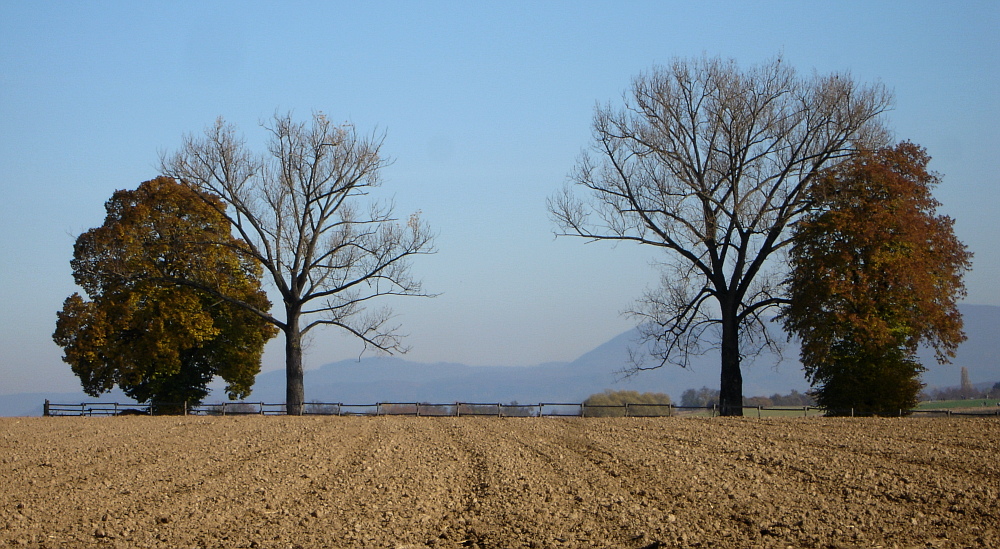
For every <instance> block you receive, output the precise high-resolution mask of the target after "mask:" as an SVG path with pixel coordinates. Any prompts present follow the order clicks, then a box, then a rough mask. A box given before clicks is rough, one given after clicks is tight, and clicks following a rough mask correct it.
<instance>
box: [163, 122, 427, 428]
mask: <svg viewBox="0 0 1000 549" xmlns="http://www.w3.org/2000/svg"><path fill="white" fill-rule="evenodd" d="M263 126H264V128H265V129H266V130H267V131H268V132H269V134H270V135H269V140H268V145H267V153H266V154H261V155H257V154H254V153H253V152H251V150H250V148H249V147H248V145H247V144H246V142H245V140H244V139H243V138H242V137H241V136H240V135H239V134H238V133H237V130H236V128H235V127H234V126H232V125H230V124H227V123H226V122H225V121H224V120H223V119H222V118H219V119H217V120H216V122H215V124H214V125H212V126H210V127H208V128H207V129H206V130H205V132H204V135H203V136H201V137H195V136H185V138H184V142H183V146H182V147H181V149H180V150H179V151H177V152H175V153H173V154H172V155H168V154H162V155H161V157H160V164H161V168H162V170H163V172H164V173H165V174H169V175H170V176H171V177H174V178H175V179H177V180H178V181H182V182H184V183H185V184H187V185H190V186H192V187H194V188H196V189H198V190H201V191H206V192H210V193H212V194H214V195H217V196H219V197H221V198H222V200H223V202H224V205H223V208H222V209H221V210H220V211H221V213H223V214H224V215H225V216H226V217H227V218H228V219H229V221H230V222H231V223H232V226H233V227H234V229H235V231H236V232H238V233H239V236H240V237H241V238H242V239H243V240H244V241H246V242H247V243H248V244H249V247H248V248H249V253H250V254H251V255H252V256H253V258H254V259H256V260H257V261H258V262H259V263H260V264H261V265H262V266H263V268H264V271H265V272H266V273H267V275H268V278H269V279H270V280H271V282H273V284H274V288H275V289H276V290H277V292H278V293H279V294H280V295H281V298H282V301H283V305H284V315H283V316H281V315H279V316H275V315H272V314H271V313H270V312H269V311H263V310H260V309H257V308H255V307H253V305H252V304H248V303H242V302H239V303H240V304H241V305H243V306H244V307H247V308H248V309H250V310H252V311H254V312H255V313H257V314H258V315H260V316H262V317H263V318H265V319H267V320H268V321H269V322H271V323H272V324H274V325H275V326H277V327H278V328H279V329H280V330H281V331H282V332H283V333H284V336H285V361H286V374H287V390H286V405H287V407H288V408H287V409H288V413H290V414H300V413H302V407H303V403H304V402H305V389H304V386H303V368H302V338H303V335H305V334H306V333H307V332H309V331H310V330H311V329H313V328H315V327H318V326H323V325H331V326H338V327H340V328H343V329H345V330H347V331H348V332H350V333H351V334H354V335H355V336H357V337H358V338H360V339H361V340H362V341H363V342H364V343H365V346H366V348H374V349H376V350H378V351H383V352H406V348H405V347H404V346H403V342H402V337H401V334H400V333H399V330H398V328H399V327H398V326H397V325H394V324H393V323H392V312H391V310H390V309H388V308H386V307H382V308H378V309H374V310H371V309H370V308H369V307H367V306H368V305H369V302H371V301H373V300H375V299H376V298H380V297H385V296H390V295H403V296H420V295H427V294H425V293H424V292H423V290H422V287H421V284H420V282H419V281H418V280H415V279H414V278H413V277H412V275H411V272H410V262H409V259H410V258H411V257H412V256H414V255H417V254H426V253H431V252H433V236H432V234H431V233H430V231H429V230H428V228H427V226H426V225H425V224H424V223H423V222H422V221H421V220H420V218H419V217H418V215H417V214H413V215H411V216H410V217H409V218H408V220H407V221H406V222H405V223H400V222H398V221H397V220H396V219H395V218H394V216H393V207H392V205H391V204H382V203H378V202H370V201H366V200H365V198H366V196H367V195H368V194H369V192H370V190H371V189H372V188H373V187H376V186H378V185H379V184H380V177H379V175H380V172H381V169H382V168H383V167H385V166H386V164H387V159H386V158H385V157H384V156H383V155H382V154H381V148H382V143H383V140H384V136H380V135H373V136H362V135H359V134H358V133H357V132H356V130H355V128H354V127H353V126H349V125H337V124H333V123H331V122H330V121H329V120H328V119H327V118H326V117H325V116H324V115H323V114H322V113H314V114H313V116H312V120H311V123H305V122H296V121H294V120H293V119H292V116H291V115H290V114H285V115H279V114H275V116H274V117H273V119H272V120H271V121H270V122H269V123H266V124H263ZM366 202H367V203H366ZM188 282H189V283H192V284H195V285H197V281H196V280H194V281H188ZM221 297H223V298H227V299H230V300H232V299H231V298H230V297H228V296H221Z"/></svg>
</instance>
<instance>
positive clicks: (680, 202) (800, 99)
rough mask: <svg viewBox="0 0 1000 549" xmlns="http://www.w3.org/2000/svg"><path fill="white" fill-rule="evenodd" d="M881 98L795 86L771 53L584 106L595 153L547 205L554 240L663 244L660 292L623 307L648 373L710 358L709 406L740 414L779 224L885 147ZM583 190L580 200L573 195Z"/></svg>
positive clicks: (868, 91)
mask: <svg viewBox="0 0 1000 549" xmlns="http://www.w3.org/2000/svg"><path fill="white" fill-rule="evenodd" d="M890 103H891V94H889V93H888V92H887V91H886V90H885V89H884V88H883V87H882V86H880V85H874V86H860V85H858V84H856V83H855V82H854V81H853V80H852V79H851V78H850V76H848V75H844V74H833V75H829V76H819V75H816V76H813V77H811V78H803V77H800V76H798V75H797V73H796V71H795V70H794V69H792V68H791V67H789V66H787V64H786V63H783V62H782V60H781V59H780V58H778V59H776V60H774V61H772V62H769V63H766V64H763V65H760V66H757V67H753V68H751V69H749V70H745V71H743V70H741V69H740V68H739V67H738V66H737V65H736V63H735V62H734V61H731V60H728V61H727V60H721V59H717V58H716V59H712V58H702V59H697V60H691V61H687V60H675V61H673V63H672V64H671V65H670V66H667V67H656V68H654V69H653V70H652V71H651V72H649V73H646V74H641V75H640V76H638V77H636V78H635V79H634V80H633V82H632V87H631V89H630V90H629V92H627V93H626V94H625V95H624V107H622V108H615V107H612V106H611V105H610V104H607V105H604V106H598V107H597V108H596V109H595V114H594V121H593V144H592V147H591V151H590V154H588V153H584V154H583V155H582V156H581V158H580V160H579V161H578V163H577V166H576V168H575V170H574V171H573V172H572V173H571V175H570V178H569V179H570V183H571V185H567V186H566V188H565V189H564V190H563V191H562V193H559V194H557V195H555V196H553V197H551V198H550V199H549V203H548V205H549V210H550V212H551V213H552V216H553V218H554V220H555V222H556V223H557V224H558V226H559V228H560V231H559V233H560V234H564V235H572V236H580V237H583V238H586V239H588V240H612V241H631V242H638V243H640V244H648V245H651V246H656V247H658V248H662V249H663V250H664V252H666V253H665V259H663V260H662V261H663V274H662V285H661V287H659V288H657V289H655V290H651V291H648V292H647V293H646V294H645V295H644V296H643V297H641V298H640V299H639V300H638V301H637V304H636V307H635V308H634V310H632V311H629V313H630V314H631V315H633V316H634V317H635V318H636V319H637V320H638V323H639V328H640V332H641V334H642V338H643V343H645V344H648V345H649V346H650V347H651V348H652V349H653V351H652V354H653V358H654V359H655V360H654V362H653V364H652V365H647V364H645V363H643V362H642V361H641V360H637V361H634V367H633V372H634V371H638V370H641V369H648V368H657V367H661V366H663V365H665V364H667V363H672V364H677V365H680V366H684V367H686V366H689V360H690V356H692V355H698V354H703V353H705V352H707V351H708V350H710V349H720V350H721V362H722V368H721V390H720V407H721V409H722V412H723V413H724V414H728V415H741V414H742V408H741V405H742V397H743V395H742V393H743V377H742V370H741V359H742V358H743V357H744V356H750V355H753V354H754V353H757V352H759V351H760V350H761V349H763V348H764V347H772V348H774V347H775V345H774V344H775V342H774V341H773V340H772V339H771V338H770V337H769V336H768V332H767V329H766V326H765V323H764V316H763V315H764V313H765V312H766V311H767V310H769V309H771V308H772V307H775V306H778V305H780V304H781V303H782V301H783V297H782V288H781V281H782V279H783V276H782V274H781V271H782V267H783V265H781V262H780V261H775V259H776V258H777V257H778V256H779V254H780V252H781V251H782V250H783V249H784V248H786V247H787V246H788V244H789V240H788V237H787V235H786V232H787V231H786V229H787V228H788V226H789V224H790V223H793V222H794V220H795V219H796V218H797V217H798V216H799V215H800V214H801V213H802V212H803V210H804V208H805V207H806V204H805V198H804V197H805V193H804V191H805V190H806V188H807V187H808V186H809V184H810V182H811V181H812V180H813V179H814V178H815V177H816V175H817V173H818V172H820V171H821V170H823V169H824V168H826V167H828V166H830V165H832V164H834V163H836V162H838V161H841V160H842V159H844V158H845V157H847V156H849V155H851V154H852V153H853V152H854V151H855V150H857V148H858V147H860V146H862V145H864V146H873V145H875V144H884V143H885V142H887V138H888V136H887V133H886V131H885V130H884V128H883V126H882V124H881V122H880V118H881V116H880V115H881V114H882V113H883V112H884V111H885V110H886V109H887V108H888V107H889V105H890ZM574 187H577V188H582V189H584V193H583V194H584V195H585V196H584V198H581V197H579V196H577V195H576V194H574Z"/></svg>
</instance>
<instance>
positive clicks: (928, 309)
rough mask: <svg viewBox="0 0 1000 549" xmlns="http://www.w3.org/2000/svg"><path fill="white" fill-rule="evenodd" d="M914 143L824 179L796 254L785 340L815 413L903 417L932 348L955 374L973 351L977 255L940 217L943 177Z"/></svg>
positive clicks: (863, 157)
mask: <svg viewBox="0 0 1000 549" xmlns="http://www.w3.org/2000/svg"><path fill="white" fill-rule="evenodd" d="M929 161H930V157H929V156H928V155H927V152H926V151H925V150H924V149H923V148H921V147H919V146H917V145H915V144H913V143H909V142H905V143H901V144H899V145H897V146H895V147H893V148H885V149H880V150H875V151H864V152H862V153H860V154H858V155H857V156H855V157H854V158H852V159H851V160H850V161H847V162H844V163H841V164H839V165H837V166H835V167H833V168H830V169H828V170H826V171H825V172H824V174H823V177H821V178H819V179H818V180H817V181H816V184H815V185H814V186H813V187H812V188H811V189H810V193H809V198H810V204H811V207H812V209H811V211H810V212H809V213H808V214H807V215H806V216H805V217H804V218H803V219H802V220H801V221H800V222H799V223H798V224H797V226H796V228H795V231H794V235H793V239H794V245H793V247H792V248H791V251H790V253H789V258H790V263H791V271H790V275H789V279H788V282H789V298H790V301H789V304H788V305H787V307H786V308H785V309H784V311H783V313H782V318H783V322H784V326H785V329H786V330H787V331H788V332H789V334H791V335H792V336H795V337H797V338H798V339H800V340H801V342H802V350H801V359H802V363H803V366H804V367H805V371H806V375H807V377H808V378H809V380H810V382H811V383H812V384H813V385H814V386H818V388H817V390H816V395H817V402H818V403H819V405H821V406H824V407H827V408H828V409H830V410H831V411H832V412H837V411H840V412H844V411H846V410H849V409H852V408H853V409H854V412H855V413H856V414H882V415H884V414H898V413H899V410H909V409H910V408H912V407H913V406H914V405H915V404H916V403H917V395H918V394H919V392H920V389H921V387H922V385H921V383H920V382H919V374H920V372H922V371H923V369H924V368H923V366H922V365H921V364H920V363H919V362H918V361H917V359H916V352H917V348H918V346H920V345H922V344H923V345H928V346H930V347H932V348H933V349H934V350H935V353H936V358H937V360H938V361H939V362H942V363H944V362H947V361H948V359H949V358H950V357H953V356H954V353H955V349H956V348H957V347H958V345H959V344H960V343H961V342H962V341H963V340H964V339H965V336H964V334H963V332H962V317H961V313H959V311H958V306H957V301H958V300H959V299H960V298H962V297H963V296H965V286H964V282H963V275H964V273H965V272H966V271H967V270H968V269H969V268H971V258H972V254H971V253H969V252H968V251H967V250H966V248H965V246H964V245H963V244H962V243H961V242H960V241H959V240H958V239H957V238H956V237H955V234H954V231H953V225H954V221H953V220H952V219H951V218H949V217H947V216H943V215H937V213H936V209H937V207H938V206H939V205H940V204H939V203H938V202H937V200H935V199H934V198H933V196H932V194H931V191H932V189H933V188H934V187H935V186H936V185H937V184H938V183H939V181H940V179H939V177H938V176H937V175H936V174H934V173H932V172H928V171H927V164H928V162H929Z"/></svg>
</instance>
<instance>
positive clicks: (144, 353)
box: [53, 177, 277, 403]
mask: <svg viewBox="0 0 1000 549" xmlns="http://www.w3.org/2000/svg"><path fill="white" fill-rule="evenodd" d="M213 204H214V205H215V206H213ZM219 204H220V203H219V201H218V198H217V197H214V196H210V195H198V194H197V193H195V192H194V191H192V190H191V189H190V188H188V187H186V186H184V185H180V184H178V183H176V182H175V181H173V180H171V179H168V178H165V177H159V178H156V179H154V180H152V181H146V182H144V183H142V184H141V185H139V188H138V189H136V190H134V191H126V190H122V191H117V192H115V193H114V195H113V196H112V197H111V199H110V200H109V201H108V202H107V203H106V204H105V209H106V210H107V217H106V219H105V221H104V224H103V225H102V226H100V227H97V228H94V229H91V230H89V231H87V232H86V233H84V234H82V235H80V236H79V238H77V240H76V244H75V246H74V248H73V260H72V261H71V265H72V267H73V277H74V279H75V280H76V283H77V284H78V285H80V286H81V287H82V288H83V289H84V291H85V292H86V294H87V298H84V297H82V296H81V295H79V294H77V293H74V294H73V295H71V296H70V297H69V298H67V299H66V301H65V303H64V304H63V308H62V310H61V311H60V312H59V313H58V320H57V322H56V331H55V333H54V334H53V339H54V340H55V342H56V343H57V344H58V345H60V346H61V347H62V348H63V350H64V352H65V356H64V357H63V360H65V361H66V362H67V363H69V364H70V365H71V367H72V369H73V372H74V373H75V374H76V375H77V376H79V378H80V381H81V383H82V385H83V389H84V391H85V392H86V393H87V394H89V395H92V396H95V397H96V396H97V395H99V394H100V393H102V392H106V391H109V390H111V389H112V388H113V387H114V386H115V385H118V386H119V387H121V389H122V390H123V391H124V392H125V394H127V395H128V396H130V397H132V398H134V399H136V400H138V401H140V402H147V401H153V402H160V403H182V402H191V403H198V402H200V401H201V400H202V399H203V398H204V397H205V396H206V395H207V394H208V389H207V385H208V384H209V383H210V382H211V381H212V378H213V377H215V376H220V377H221V378H222V379H223V380H225V381H226V383H227V385H226V391H227V393H228V394H229V397H230V398H243V397H245V396H246V395H248V394H249V393H250V390H251V387H252V386H253V383H254V378H255V376H256V375H257V373H258V372H259V371H260V359H261V354H262V352H263V348H264V343H265V342H266V341H267V340H268V339H270V338H271V337H273V336H274V335H275V334H276V333H277V331H276V330H274V328H272V327H271V326H270V325H268V324H267V323H265V322H263V321H262V320H261V319H260V318H259V317H258V316H257V315H254V314H251V313H249V312H248V311H246V310H245V309H243V308H240V307H237V306H234V305H232V304H231V303H228V302H226V301H221V300H219V299H218V298H217V297H216V296H215V295H213V294H212V293H210V292H207V291H203V290H198V289H195V288H192V287H190V286H185V285H178V284H177V283H176V282H175V280H176V279H178V278H183V277H187V276H188V275H189V273H191V272H197V273H199V276H200V277H201V279H202V280H203V281H204V283H205V284H206V285H211V286H212V287H213V288H215V289H216V290H218V291H219V292H225V293H226V294H227V295H230V296H233V297H234V298H236V299H239V300H241V301H244V302H246V303H251V304H253V305H254V307H256V308H258V309H260V310H267V309H269V308H270V303H269V302H268V300H267V296H266V295H265V294H264V292H263V291H262V290H261V287H260V275H261V270H260V268H259V267H258V266H257V265H256V264H255V263H253V262H251V261H248V260H247V259H246V258H245V257H244V256H243V255H242V254H241V253H239V252H238V251H239V250H240V249H242V248H243V247H244V244H243V243H242V242H240V241H239V240H237V239H235V238H233V237H232V236H231V234H230V231H229V222H228V221H227V220H226V218H225V217H223V216H221V215H219V212H218V210H217V206H219ZM204 242H212V243H213V244H212V245H210V246H206V245H204Z"/></svg>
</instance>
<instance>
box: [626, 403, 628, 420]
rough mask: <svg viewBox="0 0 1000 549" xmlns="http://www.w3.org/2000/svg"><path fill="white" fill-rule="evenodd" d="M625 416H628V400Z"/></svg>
mask: <svg viewBox="0 0 1000 549" xmlns="http://www.w3.org/2000/svg"><path fill="white" fill-rule="evenodd" d="M625 417H628V402H626V403H625Z"/></svg>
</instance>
